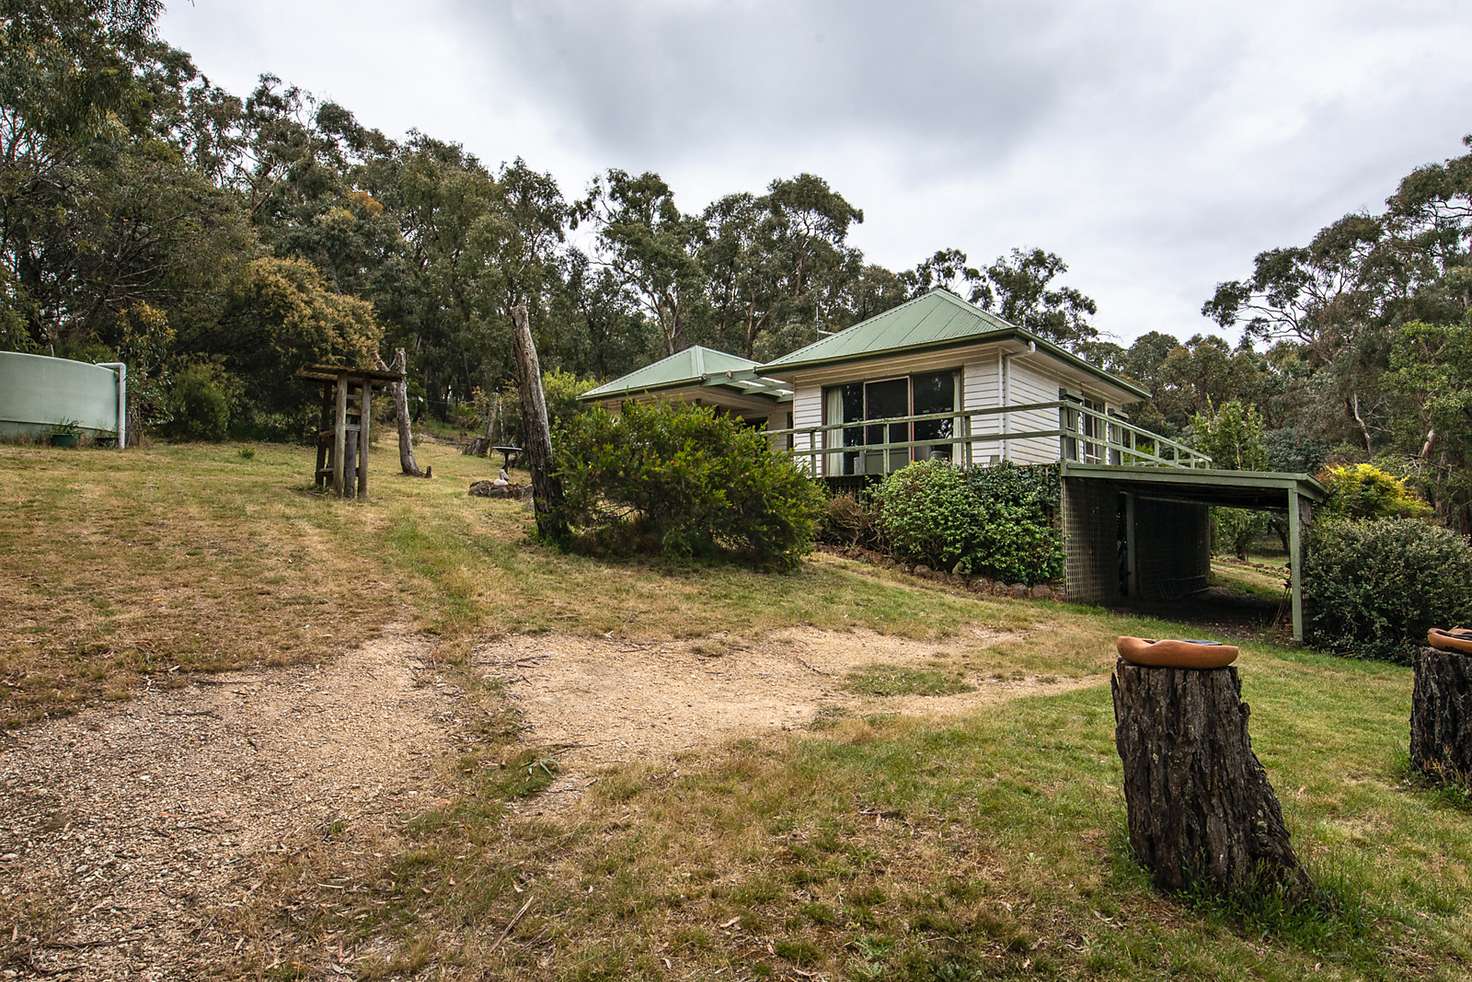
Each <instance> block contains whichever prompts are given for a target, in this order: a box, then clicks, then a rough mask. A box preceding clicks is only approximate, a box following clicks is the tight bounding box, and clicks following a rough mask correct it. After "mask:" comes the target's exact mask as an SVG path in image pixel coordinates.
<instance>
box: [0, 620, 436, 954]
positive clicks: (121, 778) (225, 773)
mask: <svg viewBox="0 0 1472 982" xmlns="http://www.w3.org/2000/svg"><path fill="white" fill-rule="evenodd" d="M427 652H428V644H427V643H426V642H425V641H423V640H422V639H419V638H416V637H414V636H412V635H409V634H406V633H404V632H402V631H390V632H389V633H387V634H385V635H384V636H382V637H380V638H378V639H375V640H373V641H370V642H368V643H366V644H364V645H362V646H361V647H359V648H357V649H355V650H353V651H350V652H347V653H345V654H343V655H342V656H340V657H339V658H337V659H335V660H333V661H332V662H330V663H329V664H327V665H325V666H321V667H313V668H306V669H290V670H273V671H270V672H266V673H231V674H227V675H220V676H217V677H215V678H214V679H212V680H211V684H204V685H197V686H192V687H189V688H186V689H183V690H172V691H168V692H156V693H147V694H144V695H142V696H141V697H139V698H136V699H134V700H132V701H130V702H128V703H125V704H123V705H120V706H104V707H99V708H97V709H92V710H88V711H86V712H83V713H81V714H78V715H77V716H73V717H71V718H68V719H64V720H60V721H57V722H54V723H48V724H43V725H38V726H34V727H30V728H28V729H25V730H22V731H21V732H20V733H19V735H18V740H17V742H16V744H15V745H14V746H12V747H10V748H8V749H5V750H3V751H0V925H3V926H0V931H3V932H4V936H0V946H8V947H9V949H10V950H9V954H8V956H7V955H6V954H5V951H4V947H0V978H4V977H7V976H9V977H16V976H19V977H40V976H46V977H52V978H56V977H62V978H86V979H98V978H103V979H124V978H126V979H164V978H198V977H200V975H201V973H202V972H205V971H207V969H204V968H203V967H204V966H219V965H220V964H222V962H226V961H228V958H229V955H230V953H231V952H232V951H233V950H234V948H235V946H236V944H237V942H238V940H239V939H238V938H236V937H232V936H231V934H230V931H229V925H228V918H227V916H226V915H228V913H229V911H230V909H231V908H232V907H234V906H236V905H238V904H239V903H240V902H241V901H242V900H243V899H244V898H245V897H247V895H248V894H249V892H250V891H251V890H252V888H253V887H254V886H255V885H256V884H257V883H258V882H259V874H260V872H261V870H262V869H263V867H264V866H265V864H266V863H267V862H268V861H269V860H270V859H271V858H272V857H273V856H276V855H279V854H281V853H283V852H288V851H291V850H294V849H297V848H300V847H301V845H302V844H303V843H306V842H310V841H320V840H321V839H322V838H323V837H324V836H332V835H339V834H342V833H343V832H344V831H346V830H354V829H357V830H364V829H369V828H372V829H381V828H384V827H389V826H392V825H393V824H394V823H396V822H398V821H399V820H400V819H401V818H402V817H404V816H406V815H408V814H410V813H413V812H415V811H418V810H420V809H422V808H424V807H425V806H427V805H428V804H429V803H430V802H431V801H432V800H433V799H434V797H435V795H437V794H438V793H440V792H441V790H442V789H441V787H440V783H439V777H438V774H437V770H438V765H439V763H440V761H441V760H443V758H444V756H445V754H446V752H447V751H448V750H450V749H451V747H452V745H453V739H454V737H453V734H454V732H455V729H456V728H455V706H456V703H455V690H454V689H453V688H452V687H450V686H448V685H447V684H446V683H445V682H444V681H443V680H441V679H438V678H436V676H435V675H434V673H433V672H432V671H430V670H429V669H428V668H426V667H425V665H424V662H423V657H424V655H425V654H427ZM7 914H8V915H9V916H10V917H13V918H15V921H14V923H13V924H9V923H5V920H6V916H5V915H7Z"/></svg>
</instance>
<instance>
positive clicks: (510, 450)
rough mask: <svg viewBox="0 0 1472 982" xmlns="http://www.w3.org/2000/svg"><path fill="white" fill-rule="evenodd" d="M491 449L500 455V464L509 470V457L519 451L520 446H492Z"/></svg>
mask: <svg viewBox="0 0 1472 982" xmlns="http://www.w3.org/2000/svg"><path fill="white" fill-rule="evenodd" d="M491 449H492V450H495V451H496V452H498V453H499V454H500V455H501V466H502V467H504V468H506V469H507V470H508V471H509V470H511V458H512V457H513V456H515V455H516V454H519V453H521V448H520V447H492V448H491Z"/></svg>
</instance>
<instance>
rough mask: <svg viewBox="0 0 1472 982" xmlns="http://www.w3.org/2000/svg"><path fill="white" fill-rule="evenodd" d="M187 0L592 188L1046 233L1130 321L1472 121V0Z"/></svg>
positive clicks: (886, 234)
mask: <svg viewBox="0 0 1472 982" xmlns="http://www.w3.org/2000/svg"><path fill="white" fill-rule="evenodd" d="M1208 6H1209V5H1207V4H1204V3H1190V2H1186V3H1181V2H1161V3H1135V4H1122V3H1119V4H1111V3H1086V2H1083V0H1075V2H1072V3H1058V4H1050V3H1042V2H1030V3H1020V2H1019V3H1015V4H1000V3H980V2H959V0H957V2H943V0H926V2H916V0H894V2H891V3H872V2H858V0H850V2H845V0H821V2H820V0H813V2H797V0H789V2H772V3H747V2H740V0H644V2H638V3H635V2H619V3H615V2H606V3H595V2H591V0H582V2H578V0H534V2H492V0H486V2H472V0H416V2H413V3H403V2H389V0H251V2H249V3H241V2H239V0H193V2H192V3H190V2H186V0H173V2H172V3H170V5H169V9H168V12H167V13H166V15H165V16H164V19H163V24H162V31H163V35H164V37H165V39H167V40H168V41H169V42H171V43H172V44H174V45H176V46H178V47H181V48H184V49H185V50H187V51H189V52H191V53H192V54H193V55H194V56H195V60H196V62H197V63H198V65H199V66H200V68H201V69H202V70H203V71H204V72H205V73H206V74H208V75H209V76H210V77H211V79H212V80H214V81H215V82H217V83H220V84H223V85H224V86H226V87H227V88H229V89H231V90H233V91H236V92H238V93H240V94H244V93H245V92H246V91H248V89H249V88H250V86H251V85H252V83H253V81H254V79H255V77H256V76H257V75H259V74H261V73H262V72H271V73H274V74H276V75H278V76H280V77H281V78H282V79H284V80H286V81H288V82H291V83H295V84H297V85H300V86H302V87H303V88H306V89H309V90H310V91H312V92H313V93H314V94H316V95H318V96H319V97H322V98H330V99H333V100H336V101H338V102H341V103H342V104H344V105H345V106H347V107H348V108H349V109H351V110H352V111H353V112H354V113H356V114H357V116H358V118H359V119H360V120H361V121H362V122H364V123H366V124H368V125H370V126H374V127H377V128H379V129H382V130H384V131H385V132H387V133H389V134H390V135H400V134H402V133H403V132H404V131H406V130H408V129H409V128H411V127H413V128H417V129H420V130H422V131H424V132H426V133H429V134H432V135H433V136H436V137H439V138H442V139H448V140H454V141H457V142H460V143H463V144H464V145H465V146H466V147H467V148H468V149H469V150H470V151H471V152H473V153H475V154H476V155H477V156H479V157H480V158H481V159H482V160H484V161H486V162H487V163H490V164H496V163H499V162H500V161H503V160H506V159H509V158H511V157H514V156H517V155H520V156H522V157H525V158H526V159H527V161H528V162H529V163H531V164H532V165H534V166H535V167H537V168H538V169H542V170H548V171H551V172H552V173H553V174H554V175H555V176H556V177H557V179H558V181H559V182H560V183H561V185H562V187H563V191H564V193H566V194H567V195H569V196H570V197H571V196H574V195H576V194H578V193H580V192H581V191H582V190H583V188H584V187H585V186H586V184H587V182H588V179H589V178H590V177H591V176H592V175H593V174H594V173H596V172H598V171H600V170H603V169H606V168H608V167H621V168H624V169H626V170H633V171H642V170H654V171H658V172H659V173H660V174H661V175H662V176H663V177H664V178H665V179H666V180H667V181H669V183H670V184H671V186H672V187H673V188H674V189H675V191H676V195H677V199H678V201H679V203H680V205H681V207H682V208H684V209H685V210H687V211H694V210H697V209H699V208H701V207H702V206H704V205H705V204H706V203H707V202H709V201H710V200H711V199H713V198H715V197H717V196H719V195H721V194H724V193H727V192H730V191H738V190H750V191H759V190H761V189H762V188H763V187H764V186H765V185H766V184H767V182H769V181H770V180H771V179H772V178H774V177H779V176H790V175H793V174H797V173H800V172H803V171H811V172H813V173H815V174H818V175H821V176H822V177H824V178H826V179H827V180H828V181H829V182H830V183H831V184H832V185H833V186H834V187H835V188H836V189H837V190H839V191H840V192H842V193H843V195H844V196H845V197H847V198H848V199H849V200H850V201H851V202H853V203H854V204H856V205H857V206H859V207H860V208H862V209H863V210H864V223H863V225H861V226H859V227H858V228H857V229H856V230H855V232H854V235H853V241H854V242H855V244H857V245H858V246H859V247H860V248H862V249H863V250H864V252H865V254H866V255H867V256H868V257H869V258H870V259H871V260H873V261H876V262H880V263H883V264H884V265H886V266H889V267H890V268H892V269H896V270H899V269H903V268H905V267H908V266H912V265H914V264H915V263H916V262H917V261H919V260H920V259H922V258H923V257H925V256H927V255H929V254H930V253H931V252H933V251H935V250H936V249H937V248H940V247H944V246H955V247H958V248H961V249H963V250H965V251H966V252H967V253H968V254H969V255H970V257H971V259H972V261H973V262H974V263H977V264H984V263H986V262H989V261H990V260H991V259H992V258H993V257H994V256H996V255H999V254H1001V253H1003V252H1005V251H1006V250H1008V249H1010V248H1012V247H1013V246H1035V245H1036V246H1042V247H1044V248H1047V249H1050V250H1052V251H1054V252H1057V253H1058V254H1059V255H1061V256H1062V257H1063V258H1064V259H1065V260H1066V261H1067V262H1068V263H1069V265H1070V267H1071V270H1070V272H1069V274H1068V276H1067V282H1068V283H1070V284H1071V285H1073V286H1076V287H1078V288H1079V289H1081V290H1083V291H1084V292H1085V293H1087V294H1089V295H1090V296H1092V297H1094V298H1095V300H1097V301H1098V303H1099V316H1098V318H1097V324H1098V325H1099V326H1100V327H1101V329H1103V330H1104V331H1106V332H1107V333H1110V334H1112V335H1114V336H1116V337H1117V338H1119V339H1121V340H1124V341H1128V340H1129V339H1131V338H1133V337H1135V336H1136V335H1138V334H1140V333H1142V332H1144V331H1148V330H1164V331H1169V332H1172V333H1175V334H1178V335H1181V336H1183V337H1184V336H1188V335H1190V334H1192V333H1195V332H1198V331H1201V330H1207V329H1210V324H1209V322H1207V321H1206V320H1204V319H1203V318H1202V317H1201V315H1200V307H1201V303H1202V301H1203V300H1205V299H1206V298H1207V297H1208V296H1210V294H1211V292H1212V290H1213V288H1214V286H1215V284H1216V283H1217V282H1218V281H1219V280H1222V279H1227V278H1234V277H1237V276H1241V275H1243V274H1244V273H1246V272H1248V271H1249V270H1250V268H1251V261H1252V257H1253V256H1254V255H1255V254H1256V253H1257V252H1258V251H1260V250H1262V249H1265V248H1269V247H1272V246H1277V245H1289V244H1295V243H1300V242H1302V241H1304V240H1305V239H1306V238H1307V237H1308V236H1310V235H1312V234H1313V233H1314V232H1315V231H1316V230H1318V229H1319V228H1321V227H1322V226H1323V225H1325V224H1326V223H1328V222H1330V221H1332V220H1333V219H1335V218H1338V217H1339V216H1340V215H1343V214H1344V213H1346V212H1348V211H1352V210H1356V209H1377V208H1379V207H1380V205H1381V203H1382V202H1383V200H1384V198H1385V197H1386V195H1388V194H1389V193H1390V192H1391V191H1392V190H1393V189H1394V186H1395V183H1396V181H1397V180H1398V179H1399V178H1400V177H1401V176H1402V175H1404V174H1405V173H1406V172H1407V171H1409V170H1410V169H1411V168H1412V167H1414V166H1416V165H1418V164H1421V163H1425V162H1428V161H1433V160H1441V159H1444V158H1446V157H1448V156H1452V155H1454V154H1456V153H1458V152H1459V151H1460V150H1461V146H1460V143H1459V140H1460V138H1461V137H1462V136H1463V135H1464V134H1465V133H1467V132H1472V71H1469V70H1468V68H1469V55H1468V52H1469V50H1472V2H1468V0H1460V2H1458V0H1448V2H1423V3H1417V2H1403V0H1400V2H1393V3H1385V2H1383V0H1381V2H1373V3H1357V2H1347V0H1341V2H1332V0H1326V2H1322V3H1299V2H1295V0H1272V2H1267V3H1254V2H1248V0H1242V2H1237V3H1230V4H1228V3H1222V4H1215V5H1210V6H1212V7H1215V8H1216V9H1214V10H1213V9H1208Z"/></svg>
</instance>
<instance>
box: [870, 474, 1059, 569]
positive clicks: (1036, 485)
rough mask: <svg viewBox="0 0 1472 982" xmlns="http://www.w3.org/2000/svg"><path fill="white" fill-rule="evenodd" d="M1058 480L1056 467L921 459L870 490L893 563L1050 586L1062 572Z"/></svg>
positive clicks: (880, 529) (879, 524)
mask: <svg viewBox="0 0 1472 982" xmlns="http://www.w3.org/2000/svg"><path fill="white" fill-rule="evenodd" d="M1057 480H1058V478H1057V470H1056V468H1038V469H1033V468H1020V467H1015V466H1013V465H1008V464H1003V465H1001V466H999V467H993V468H977V469H974V470H971V471H963V470H960V469H958V468H955V467H952V466H951V465H950V464H949V463H948V462H946V461H943V460H927V461H919V462H917V463H914V464H910V465H909V466H908V467H904V468H901V469H900V470H898V471H895V472H894V473H893V474H891V475H889V477H887V478H885V480H884V482H883V483H882V484H880V485H879V487H878V489H877V490H876V491H875V492H874V501H875V504H876V506H877V511H878V521H877V524H878V526H879V531H880V533H881V535H882V536H883V540H884V544H885V546H886V548H888V549H889V551H890V552H891V553H892V554H893V555H894V556H895V557H896V558H897V559H902V560H906V561H908V562H918V563H924V564H925V565H927V566H930V567H932V568H935V569H947V570H955V571H957V572H961V573H980V574H985V575H988V576H993V577H996V578H998V579H1003V580H1007V581H1009V582H1021V583H1041V582H1045V581H1048V580H1054V579H1057V578H1058V577H1059V576H1061V575H1062V573H1063V541H1062V537H1061V535H1060V534H1059V532H1058V529H1057V528H1056V526H1055V525H1054V523H1053V514H1054V513H1055V511H1056V507H1057V500H1058V486H1057Z"/></svg>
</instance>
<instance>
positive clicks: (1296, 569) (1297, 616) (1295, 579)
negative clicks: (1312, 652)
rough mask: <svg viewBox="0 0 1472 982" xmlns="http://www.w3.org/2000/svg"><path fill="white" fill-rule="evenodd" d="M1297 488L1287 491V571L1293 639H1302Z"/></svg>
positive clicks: (1301, 573) (1300, 533)
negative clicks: (1291, 607)
mask: <svg viewBox="0 0 1472 982" xmlns="http://www.w3.org/2000/svg"><path fill="white" fill-rule="evenodd" d="M1298 507H1299V506H1298V489H1297V488H1292V489H1290V490H1289V491H1288V573H1289V583H1288V585H1289V588H1290V593H1291V598H1292V601H1291V602H1292V605H1293V640H1294V641H1302V640H1303V530H1302V527H1301V526H1302V520H1301V518H1302V516H1300V515H1299V511H1298Z"/></svg>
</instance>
